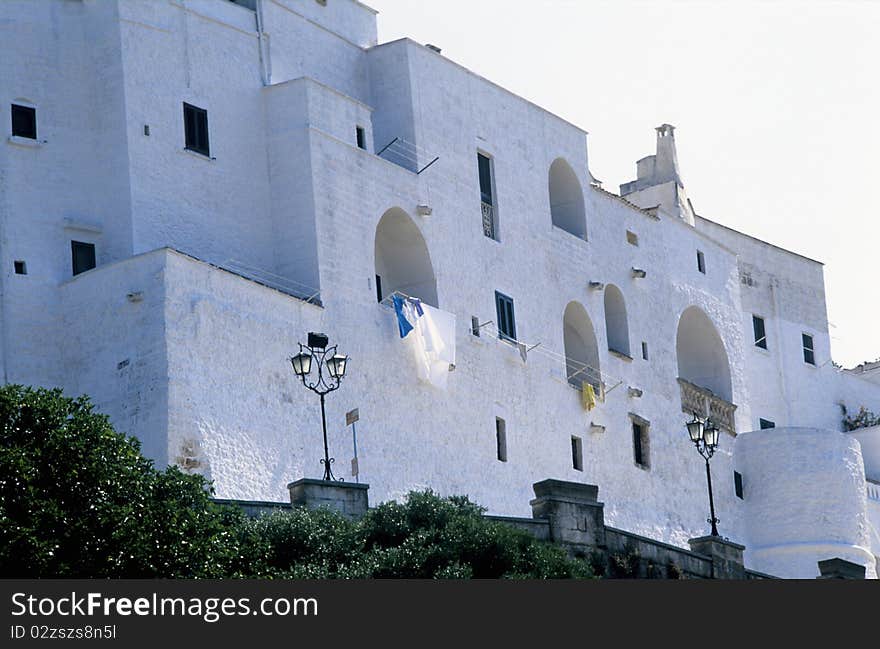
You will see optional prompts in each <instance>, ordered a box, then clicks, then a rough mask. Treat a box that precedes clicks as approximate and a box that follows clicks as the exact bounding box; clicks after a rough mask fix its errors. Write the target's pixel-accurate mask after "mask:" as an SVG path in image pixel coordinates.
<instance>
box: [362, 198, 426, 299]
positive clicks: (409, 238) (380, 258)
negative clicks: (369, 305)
mask: <svg viewBox="0 0 880 649" xmlns="http://www.w3.org/2000/svg"><path fill="white" fill-rule="evenodd" d="M375 260H376V295H377V297H378V298H379V300H383V299H385V298H386V297H388V296H389V295H391V294H392V293H393V292H395V291H400V292H401V293H403V294H405V295H409V296H411V297H417V298H419V299H420V300H421V301H422V302H425V303H426V304H430V305H431V306H435V307H436V306H439V305H438V303H437V280H436V279H435V278H434V268H433V266H432V265H431V257H430V255H429V254H428V246H427V245H426V244H425V239H424V237H422V233H421V232H419V228H418V227H417V226H416V224H415V223H413V220H412V219H411V218H410V217H409V215H408V214H407V213H406V212H404V211H403V210H402V209H400V208H399V207H393V208H391V209H390V210H388V211H387V212H385V214H383V215H382V218H381V219H380V220H379V225H378V226H376V247H375Z"/></svg>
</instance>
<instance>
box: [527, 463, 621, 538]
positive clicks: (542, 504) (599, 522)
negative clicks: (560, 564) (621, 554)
mask: <svg viewBox="0 0 880 649" xmlns="http://www.w3.org/2000/svg"><path fill="white" fill-rule="evenodd" d="M532 487H533V489H534V490H535V496H536V497H535V499H534V500H532V501H531V503H529V504H531V506H532V518H543V519H546V520H548V521H549V522H550V539H551V540H552V541H555V542H556V543H564V544H566V545H569V546H573V547H572V549H573V550H574V549H578V550H581V551H585V552H586V551H588V550H589V549H590V548H593V547H604V546H605V505H604V504H603V503H600V502H599V501H598V496H599V487H597V486H596V485H591V484H581V483H578V482H565V481H563V480H542V481H541V482H536V483H535V484H534V485H532Z"/></svg>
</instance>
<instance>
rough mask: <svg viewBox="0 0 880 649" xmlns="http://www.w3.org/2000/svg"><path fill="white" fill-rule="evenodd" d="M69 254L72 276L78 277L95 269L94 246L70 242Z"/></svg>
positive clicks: (80, 242)
mask: <svg viewBox="0 0 880 649" xmlns="http://www.w3.org/2000/svg"><path fill="white" fill-rule="evenodd" d="M70 252H71V258H72V260H73V274H74V275H79V274H80V273H84V272H86V271H87V270H91V269H92V268H94V267H95V244H93V243H83V242H82V241H71V242H70Z"/></svg>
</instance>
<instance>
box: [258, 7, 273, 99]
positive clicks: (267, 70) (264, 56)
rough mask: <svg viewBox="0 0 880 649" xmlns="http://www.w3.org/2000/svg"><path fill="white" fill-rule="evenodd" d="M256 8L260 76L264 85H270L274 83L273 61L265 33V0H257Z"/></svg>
mask: <svg viewBox="0 0 880 649" xmlns="http://www.w3.org/2000/svg"><path fill="white" fill-rule="evenodd" d="M256 9H257V10H256V12H255V13H256V14H257V40H258V45H259V46H258V49H259V52H260V76H261V77H262V78H263V85H264V86H268V85H270V84H271V83H272V61H271V59H270V58H269V48H268V47H266V35H265V34H264V33H263V0H257V5H256Z"/></svg>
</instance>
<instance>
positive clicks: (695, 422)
mask: <svg viewBox="0 0 880 649" xmlns="http://www.w3.org/2000/svg"><path fill="white" fill-rule="evenodd" d="M685 426H686V427H687V431H688V437H690V438H691V441H692V442H693V443H694V446H696V447H697V451H698V452H699V454H700V455H702V456H703V459H705V460H706V483H707V484H708V486H709V516H710V517H709V519H708V520H707V521H706V522H707V523H711V524H712V536H719V534H718V527H717V523H718V519H717V518H715V500H714V499H713V498H712V472H711V470H710V469H709V460H710V459H711V458H712V456H713V455H715V449H716V448H718V437H719V431H718V426H716V425H715V422H713V421H712V419H711V418H710V417H707V418H706V421H702V420H701V419H700V418H699V417H697V413H694V418H693V419H692V420H691V421H689V422H687V423H686V424H685Z"/></svg>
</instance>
